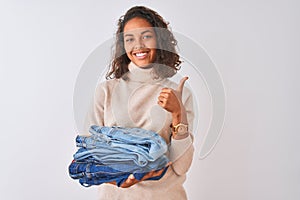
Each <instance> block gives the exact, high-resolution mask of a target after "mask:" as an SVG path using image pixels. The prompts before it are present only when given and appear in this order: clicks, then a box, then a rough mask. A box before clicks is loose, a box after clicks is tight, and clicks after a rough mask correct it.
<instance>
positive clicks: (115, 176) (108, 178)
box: [69, 126, 169, 186]
mask: <svg viewBox="0 0 300 200" xmlns="http://www.w3.org/2000/svg"><path fill="white" fill-rule="evenodd" d="M90 133H91V135H90V136H77V137H76V145H77V147H80V148H79V149H78V151H77V152H76V153H75V154H74V156H73V157H74V160H73V162H72V163H71V165H70V166H69V174H70V176H71V178H73V179H79V182H80V184H82V185H84V186H90V185H99V184H102V183H107V182H112V181H116V183H117V185H118V186H120V185H121V184H122V183H123V182H124V181H125V180H126V179H127V178H128V176H129V175H130V174H134V176H135V178H136V179H138V180H141V179H142V178H143V177H144V176H145V175H146V174H147V173H148V172H150V171H156V170H161V169H164V171H163V173H162V174H161V175H160V176H157V177H151V178H149V180H158V179H160V178H161V177H162V176H163V175H164V174H165V172H166V170H167V168H168V167H166V165H167V163H168V162H169V159H168V158H167V156H166V155H164V154H165V153H166V151H167V144H166V142H165V141H164V139H163V138H162V137H161V136H160V135H159V134H157V133H155V132H153V131H149V130H145V129H141V128H123V127H117V126H113V127H105V126H91V128H90Z"/></svg>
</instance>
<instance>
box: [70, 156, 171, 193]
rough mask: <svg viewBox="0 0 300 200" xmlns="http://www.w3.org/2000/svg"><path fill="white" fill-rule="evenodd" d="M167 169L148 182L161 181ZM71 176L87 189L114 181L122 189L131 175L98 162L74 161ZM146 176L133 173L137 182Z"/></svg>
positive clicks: (71, 166)
mask: <svg viewBox="0 0 300 200" xmlns="http://www.w3.org/2000/svg"><path fill="white" fill-rule="evenodd" d="M167 169H168V167H164V170H163V172H162V174H161V175H160V176H155V177H151V178H148V179H146V180H159V179H160V178H161V177H163V176H164V174H165V173H166V171H167ZM159 170H160V169H159ZM157 171H158V170H157ZM69 174H70V176H71V178H73V179H79V183H80V184H81V185H83V186H85V187H89V186H92V185H100V184H103V183H109V182H113V181H115V182H116V184H117V186H118V187H120V185H122V183H124V181H126V180H127V178H128V176H129V175H130V174H131V173H129V172H123V171H118V170H115V169H113V168H111V167H108V166H106V165H103V164H101V163H98V162H97V163H94V162H91V161H87V162H78V161H75V160H74V161H73V162H72V163H71V165H70V166H69ZM146 174H147V173H133V175H134V177H135V179H137V180H141V179H142V178H143V177H144V176H145V175H146Z"/></svg>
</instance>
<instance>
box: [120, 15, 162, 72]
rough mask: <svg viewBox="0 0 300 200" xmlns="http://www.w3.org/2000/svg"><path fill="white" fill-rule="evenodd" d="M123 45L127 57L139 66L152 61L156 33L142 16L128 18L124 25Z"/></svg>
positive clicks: (153, 58) (145, 65)
mask: <svg viewBox="0 0 300 200" xmlns="http://www.w3.org/2000/svg"><path fill="white" fill-rule="evenodd" d="M124 47H125V51H126V54H127V56H128V58H129V59H130V60H131V61H132V62H133V63H134V64H136V65H137V66H139V67H147V66H148V65H149V64H150V63H153V61H154V60H155V55H156V35H155V32H154V29H153V27H152V26H151V24H150V23H149V22H148V21H147V20H145V19H142V18H133V19H131V20H129V21H128V22H127V23H126V24H125V27H124Z"/></svg>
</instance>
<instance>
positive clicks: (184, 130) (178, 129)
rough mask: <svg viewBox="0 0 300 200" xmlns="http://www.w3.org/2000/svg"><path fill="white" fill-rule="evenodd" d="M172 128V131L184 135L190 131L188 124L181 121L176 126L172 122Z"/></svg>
mask: <svg viewBox="0 0 300 200" xmlns="http://www.w3.org/2000/svg"><path fill="white" fill-rule="evenodd" d="M171 128H172V132H173V133H174V134H175V135H184V134H186V133H187V132H188V125H186V124H183V123H179V124H177V125H176V126H173V125H172V124H171Z"/></svg>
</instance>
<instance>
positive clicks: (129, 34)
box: [124, 30, 153, 37]
mask: <svg viewBox="0 0 300 200" xmlns="http://www.w3.org/2000/svg"><path fill="white" fill-rule="evenodd" d="M148 32H149V33H152V32H153V31H151V30H145V31H143V32H142V33H141V35H143V34H145V33H148ZM128 36H133V34H132V33H126V34H125V35H124V37H128Z"/></svg>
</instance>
